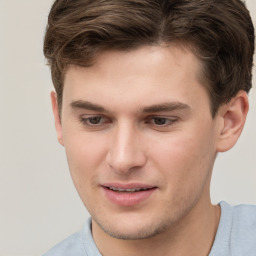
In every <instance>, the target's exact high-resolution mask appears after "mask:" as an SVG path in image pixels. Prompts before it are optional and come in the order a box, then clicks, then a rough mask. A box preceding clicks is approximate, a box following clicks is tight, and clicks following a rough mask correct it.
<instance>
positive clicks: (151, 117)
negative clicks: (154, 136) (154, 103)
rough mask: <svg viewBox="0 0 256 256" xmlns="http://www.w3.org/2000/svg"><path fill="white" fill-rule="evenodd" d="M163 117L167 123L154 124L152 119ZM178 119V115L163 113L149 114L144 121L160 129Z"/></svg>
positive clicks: (169, 125) (171, 124)
mask: <svg viewBox="0 0 256 256" xmlns="http://www.w3.org/2000/svg"><path fill="white" fill-rule="evenodd" d="M157 118H159V119H165V120H166V121H167V124H163V125H161V124H159V125H158V124H156V123H154V122H153V120H154V119H157ZM178 120H179V118H178V117H176V116H171V117H170V116H165V115H151V116H149V117H147V118H146V123H149V124H150V125H152V126H154V127H157V128H158V129H161V128H168V127H171V126H173V125H174V124H175V123H176V122H177V121H178Z"/></svg>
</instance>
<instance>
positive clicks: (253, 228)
mask: <svg viewBox="0 0 256 256" xmlns="http://www.w3.org/2000/svg"><path fill="white" fill-rule="evenodd" d="M220 207H221V217H220V223H219V227H218V230H217V234H216V237H215V240H214V243H213V246H212V249H211V252H210V254H209V256H256V206H252V205H238V206H231V205H229V204H227V203H226V202H220ZM43 256H102V255H101V254H100V252H99V251H98V249H97V247H96V245H95V243H94V241H93V238H92V234H91V219H88V221H87V222H86V224H85V225H84V227H83V229H82V231H80V232H78V233H75V234H74V235H72V236H70V237H68V238H66V239H65V240H64V241H62V242H61V243H59V244H58V245H56V246H55V247H53V248H52V249H51V250H50V251H48V252H47V253H46V254H44V255H43Z"/></svg>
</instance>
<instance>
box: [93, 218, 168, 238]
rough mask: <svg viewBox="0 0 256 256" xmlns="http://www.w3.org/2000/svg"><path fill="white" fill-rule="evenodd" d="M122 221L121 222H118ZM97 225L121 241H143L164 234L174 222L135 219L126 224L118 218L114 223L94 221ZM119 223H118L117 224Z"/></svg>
mask: <svg viewBox="0 0 256 256" xmlns="http://www.w3.org/2000/svg"><path fill="white" fill-rule="evenodd" d="M118 220H120V222H118ZM94 221H95V222H96V223H97V225H98V226H99V227H100V228H101V230H103V231H104V232H105V233H106V234H107V235H109V236H111V237H113V238H116V239H121V240H141V239H147V238H151V237H154V236H157V235H159V234H161V233H164V232H165V231H166V230H168V228H170V227H171V225H172V222H171V221H170V220H165V221H163V220H162V221H161V220H159V219H158V220H157V223H156V222H154V221H152V219H151V220H149V221H145V219H143V221H138V219H137V221H133V218H131V219H130V220H128V221H126V222H124V221H121V218H116V219H115V220H113V221H100V222H99V221H97V220H95V219H94ZM117 222H118V223H117Z"/></svg>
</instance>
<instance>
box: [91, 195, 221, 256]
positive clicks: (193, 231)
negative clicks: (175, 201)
mask: <svg viewBox="0 0 256 256" xmlns="http://www.w3.org/2000/svg"><path fill="white" fill-rule="evenodd" d="M207 201H208V202H207V203H206V202H200V201H199V202H198V204H197V205H196V206H195V207H194V208H193V209H192V210H191V211H190V212H189V214H187V215H186V216H185V217H183V218H182V219H181V220H180V221H179V222H178V223H176V224H175V226H172V227H171V228H170V229H168V230H166V231H165V232H163V233H161V234H158V235H156V236H154V237H150V238H147V239H141V240H120V239H116V238H113V237H111V236H109V235H108V234H106V233H105V232H103V231H102V229H101V228H100V227H99V226H98V225H97V223H95V222H94V221H93V222H92V228H93V237H94V241H95V243H96V245H97V247H98V248H99V250H100V252H101V253H102V255H103V256H110V255H111V256H120V255H122V256H128V255H138V256H144V255H148V256H151V255H162V256H169V255H175V256H182V255H190V256H206V255H208V254H209V253H210V250H211V247H212V244H213V241H214V238H215V234H216V232H217V228H218V224H219V219H220V207H219V206H213V205H212V204H211V203H210V199H209V200H207Z"/></svg>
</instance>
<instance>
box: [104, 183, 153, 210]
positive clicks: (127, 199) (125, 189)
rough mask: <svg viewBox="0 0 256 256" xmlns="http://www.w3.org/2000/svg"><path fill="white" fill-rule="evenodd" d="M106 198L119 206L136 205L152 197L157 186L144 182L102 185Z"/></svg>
mask: <svg viewBox="0 0 256 256" xmlns="http://www.w3.org/2000/svg"><path fill="white" fill-rule="evenodd" d="M102 189H103V192H104V195H105V197H106V199H107V200H108V201H109V202H111V203H112V204H114V205H118V206H136V205H140V204H141V203H143V202H146V201H147V200H149V199H150V197H151V196H152V194H154V193H155V192H156V191H157V187H153V186H149V185H142V184H128V185H120V184H113V185H112V184H111V185H106V184H105V185H103V186H102Z"/></svg>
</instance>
